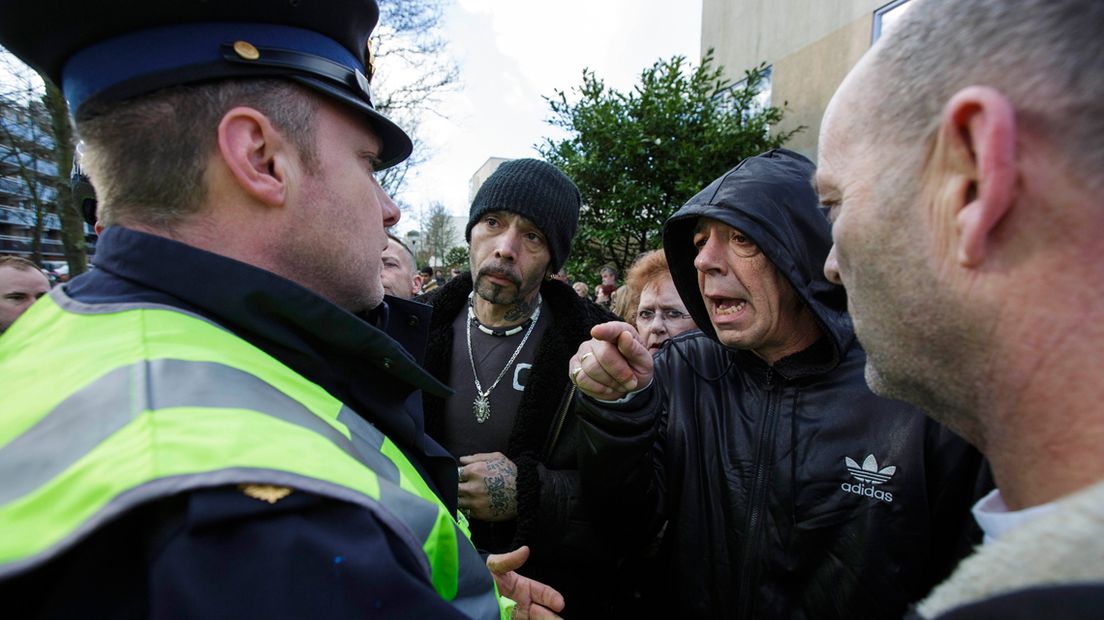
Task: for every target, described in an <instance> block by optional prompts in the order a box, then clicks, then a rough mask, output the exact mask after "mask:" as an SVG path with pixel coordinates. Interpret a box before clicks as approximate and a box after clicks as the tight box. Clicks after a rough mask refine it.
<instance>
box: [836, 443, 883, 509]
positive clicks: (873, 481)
mask: <svg viewBox="0 0 1104 620" xmlns="http://www.w3.org/2000/svg"><path fill="white" fill-rule="evenodd" d="M843 462H844V464H845V465H847V471H848V472H849V473H850V474H851V476H852V477H853V478H854V479H855V480H858V481H859V484H852V483H850V482H844V483H843V484H841V485H840V488H841V489H843V490H844V491H846V492H848V493H854V494H855V495H865V496H866V497H873V498H874V499H876V500H879V501H882V502H886V503H887V504H888V503H891V502H893V493H890V492H888V491H883V490H881V489H878V488H875V487H877V486H878V485H881V484H884V483H886V482H889V480H890V478H893V474H895V473H897V467H896V466H895V465H890V466H889V467H883V468H881V469H878V460H877V459H875V458H874V455H873V454H868V455H866V458H865V459H863V463H862V465H861V466H860V465H859V464H858V463H857V462H855V459H853V458H851V457H849V456H845V457H843Z"/></svg>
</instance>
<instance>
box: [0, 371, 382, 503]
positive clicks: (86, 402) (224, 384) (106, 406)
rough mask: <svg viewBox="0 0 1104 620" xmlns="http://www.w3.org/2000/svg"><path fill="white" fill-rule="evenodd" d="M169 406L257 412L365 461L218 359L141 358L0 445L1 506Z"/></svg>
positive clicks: (289, 403)
mask: <svg viewBox="0 0 1104 620" xmlns="http://www.w3.org/2000/svg"><path fill="white" fill-rule="evenodd" d="M196 386H203V389H202V390H201V389H197V387H196ZM170 407H217V408H237V409H248V410H251V411H256V412H258V413H263V414H265V415H269V416H272V417H275V418H278V419H281V420H283V421H285V422H288V423H291V424H295V425H297V426H300V427H303V428H305V429H308V430H310V431H313V432H315V433H317V434H319V435H322V436H323V437H325V438H326V439H328V440H329V441H330V442H331V443H333V444H334V445H335V446H337V447H338V448H339V449H341V450H342V451H343V452H345V453H346V454H348V455H349V456H352V457H353V458H355V459H357V460H358V461H360V462H362V463H363V462H364V461H363V460H362V459H360V458H359V455H358V451H357V450H356V449H355V448H353V445H352V442H350V441H349V440H348V439H347V438H346V437H345V436H344V435H342V434H341V433H340V432H339V431H338V430H337V429H335V428H334V427H332V426H330V425H329V424H327V423H326V422H325V421H323V420H322V419H321V418H319V417H318V416H316V415H314V414H313V413H312V412H311V411H310V410H309V409H307V408H306V407H304V406H303V405H302V404H300V403H299V402H298V401H296V400H295V399H293V398H291V397H290V396H288V395H286V394H284V393H283V392H281V391H280V390H278V389H276V388H275V387H273V386H271V385H269V384H268V383H266V382H264V381H262V380H261V379H258V378H257V377H255V376H253V375H251V374H249V373H247V372H244V371H242V370H238V369H237V368H233V367H231V366H226V365H223V364H216V363H214V362H192V361H184V360H148V361H145V360H144V361H139V362H135V363H134V364H131V365H130V366H124V367H121V368H116V369H114V370H112V371H110V372H108V373H107V374H105V375H104V376H102V377H100V378H99V379H97V380H95V381H93V382H92V383H90V384H88V385H86V386H85V387H83V388H81V389H80V390H77V391H76V392H74V393H73V394H72V395H71V396H69V398H66V399H65V400H63V401H62V402H61V403H59V404H58V405H57V406H56V407H54V409H53V410H52V411H50V412H49V413H48V414H46V416H45V417H44V418H42V419H41V420H39V421H38V423H36V424H35V425H34V426H32V427H31V428H30V429H28V430H27V431H26V432H25V433H23V434H22V435H20V436H19V437H16V438H15V439H14V440H12V441H11V442H10V443H8V444H7V445H6V446H4V447H3V448H0V480H4V481H5V484H4V485H3V486H0V506H2V505H4V504H7V503H8V502H10V501H12V500H14V499H16V498H19V497H22V496H23V495H25V494H27V493H29V492H31V491H33V490H34V489H37V488H38V487H41V486H43V485H45V484H46V483H48V482H49V481H50V480H52V479H53V478H54V477H55V476H57V475H58V474H60V473H61V472H63V471H65V470H66V469H67V468H68V467H69V466H71V465H72V464H73V463H75V462H76V461H77V460H79V459H80V458H81V457H83V456H84V455H85V454H87V453H88V452H89V451H91V450H92V449H93V448H95V447H96V446H97V445H99V444H100V443H101V442H103V441H104V440H106V439H107V438H108V437H110V436H111V435H112V433H115V432H116V431H118V430H119V429H121V428H123V427H124V426H126V425H127V424H128V423H129V422H130V421H131V420H132V419H134V417H135V416H137V415H139V414H140V413H141V412H142V411H144V410H146V409H154V410H156V409H167V408H170ZM369 465H370V464H369ZM391 468H392V469H394V464H392V465H391ZM373 470H374V468H373ZM385 473H386V472H385Z"/></svg>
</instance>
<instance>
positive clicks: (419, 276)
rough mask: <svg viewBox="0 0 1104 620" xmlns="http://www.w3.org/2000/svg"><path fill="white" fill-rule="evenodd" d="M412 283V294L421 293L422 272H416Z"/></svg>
mask: <svg viewBox="0 0 1104 620" xmlns="http://www.w3.org/2000/svg"><path fill="white" fill-rule="evenodd" d="M413 284H414V294H415V295H417V294H418V293H421V292H422V274H420V273H419V274H416V275H415V276H414V278H413Z"/></svg>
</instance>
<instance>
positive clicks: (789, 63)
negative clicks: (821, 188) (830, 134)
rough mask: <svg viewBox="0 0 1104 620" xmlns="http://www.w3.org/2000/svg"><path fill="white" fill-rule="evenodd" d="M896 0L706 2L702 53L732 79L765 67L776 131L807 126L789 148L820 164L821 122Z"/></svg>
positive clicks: (735, 0) (713, 0) (703, 8)
mask: <svg viewBox="0 0 1104 620" xmlns="http://www.w3.org/2000/svg"><path fill="white" fill-rule="evenodd" d="M889 2H890V0H702V39H701V41H702V44H701V45H702V50H703V51H704V50H707V49H709V48H713V49H714V50H715V51H714V54H715V57H716V60H717V62H718V64H721V65H723V66H724V67H725V68H726V70H727V75H728V77H729V79H731V80H733V81H737V80H740V79H743V74H744V71H745V70H747V69H749V68H752V67H755V66H757V65H758V64H759V63H761V62H766V63H767V64H768V65H771V66H772V76H771V80H772V85H771V104H772V105H775V106H779V107H781V106H783V104H785V105H786V114H785V119H784V120H783V122H782V123H780V124H779V126H778V127H777V130H778V131H785V130H790V129H794V128H796V127H799V126H804V129H803V130H802V131H801V132H800V133H798V134H796V135H795V136H794V137H793V138H791V139H790V142H789V143H787V146H788V147H789V148H791V149H793V150H795V151H798V152H800V153H802V154H804V155H806V156H808V157H810V158H813V159H815V157H816V144H817V134H818V132H819V131H820V119H821V116H822V115H823V114H824V108H825V107H826V106H827V105H828V101H829V100H830V99H831V97H832V94H833V93H834V92H835V90H836V88H837V87H838V86H839V83H840V82H841V81H842V80H843V78H844V76H845V75H847V72H848V71H849V70H850V69H851V67H852V66H854V65H855V63H856V62H858V60H859V58H861V57H862V55H863V53H865V52H866V50H867V49H869V47H870V37H871V30H872V27H873V22H874V20H873V16H874V11H875V10H876V9H878V8H881V7H882V6H885V5H886V4H888V3H889Z"/></svg>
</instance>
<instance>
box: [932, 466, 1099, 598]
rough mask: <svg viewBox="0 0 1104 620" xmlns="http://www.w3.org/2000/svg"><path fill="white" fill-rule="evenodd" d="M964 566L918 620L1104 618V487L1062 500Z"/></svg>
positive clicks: (938, 590)
mask: <svg viewBox="0 0 1104 620" xmlns="http://www.w3.org/2000/svg"><path fill="white" fill-rule="evenodd" d="M1055 508H1056V510H1055V511H1054V512H1051V513H1049V514H1046V515H1043V516H1041V517H1039V518H1037V519H1035V520H1033V521H1031V522H1029V523H1025V524H1023V525H1022V526H1021V527H1019V528H1016V529H1014V530H1012V531H1010V532H1008V533H1007V534H1005V535H1004V536H1002V537H1001V538H999V539H998V540H996V541H993V542H991V543H988V544H986V545H984V546H982V547H980V548H979V549H978V550H977V553H975V554H974V555H972V556H970V557H969V558H967V559H965V560H963V561H962V563H961V564H959V566H958V569H957V570H956V571H955V572H954V574H952V575H951V576H950V578H948V579H947V581H945V582H943V583H942V584H941V585H939V586H938V587H937V588H936V589H935V590H933V591H932V593H931V595H930V596H929V597H928V598H926V599H925V600H924V601H923V602H922V603H920V604H919V605H918V606H917V612H918V613H919V617H923V618H935V617H938V618H940V619H941V620H952V619H954V620H959V619H962V620H965V619H967V618H971V619H978V618H1045V617H1057V618H1099V617H1101V615H1104V482H1098V483H1096V484H1095V485H1093V486H1091V487H1089V488H1087V489H1084V490H1082V491H1080V492H1078V493H1075V494H1073V495H1071V496H1069V497H1067V498H1065V499H1063V500H1060V501H1059V502H1058V503H1057V504H1056V506H1055Z"/></svg>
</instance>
